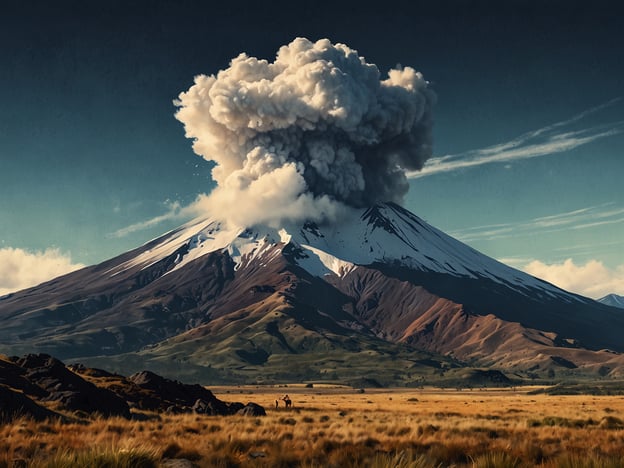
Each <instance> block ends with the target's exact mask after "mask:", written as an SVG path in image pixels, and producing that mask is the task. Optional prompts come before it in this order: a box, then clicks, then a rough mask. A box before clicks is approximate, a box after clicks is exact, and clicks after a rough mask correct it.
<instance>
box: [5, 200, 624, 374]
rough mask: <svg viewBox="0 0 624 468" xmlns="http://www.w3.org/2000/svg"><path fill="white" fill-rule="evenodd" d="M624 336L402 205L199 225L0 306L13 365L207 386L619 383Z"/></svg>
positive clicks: (609, 316)
mask: <svg viewBox="0 0 624 468" xmlns="http://www.w3.org/2000/svg"><path fill="white" fill-rule="evenodd" d="M622 336H624V314H622V313H621V311H620V310H618V309H616V308H614V307H611V306H609V305H605V304H601V303H599V302H596V301H593V300H591V299H588V298H585V297H582V296H579V295H576V294H572V293H569V292H566V291H564V290H562V289H559V288H557V287H555V286H553V285H552V284H549V283H547V282H545V281H542V280H540V279H537V278H534V277H532V276H530V275H527V274H525V273H523V272H520V271H518V270H515V269H513V268H511V267H508V266H506V265H504V264H502V263H499V262H497V261H496V260H493V259H492V258H489V257H487V256H485V255H483V254H481V253H479V252H477V251H476V250H474V249H472V248H470V247H468V246H466V245H465V244H462V243H461V242H459V241H457V240H455V239H453V238H451V237H450V236H448V235H446V234H444V233H443V232H441V231H439V230H437V229H435V228H434V227H432V226H430V225H428V224H427V223H425V222H424V221H422V220H421V219H420V218H418V217H417V216H415V215H414V214H412V213H410V212H409V211H407V210H405V209H403V208H401V207H399V206H398V205H395V204H392V203H387V204H378V205H376V206H374V207H371V208H369V209H366V210H360V211H358V212H357V213H355V212H354V214H353V215H352V217H346V218H345V219H343V220H342V221H341V222H339V223H335V224H332V225H316V224H314V223H304V224H302V225H295V224H285V225H283V226H281V227H279V228H275V227H269V226H250V227H246V228H237V227H232V226H228V225H226V224H225V223H223V222H220V221H219V220H214V219H205V220H200V221H195V222H192V223H189V224H187V225H185V226H183V227H181V228H179V229H177V230H174V231H172V232H169V233H167V234H165V235H163V236H162V237H160V238H158V239H155V240H153V241H151V242H149V243H147V244H145V245H144V246H142V247H139V248H138V249H135V250H133V251H130V252H127V253H125V254H123V255H120V256H118V257H116V258H113V259H111V260H108V261H106V262H103V263H101V264H99V265H95V266H90V267H87V268H84V269H82V270H79V271H76V272H73V273H70V274H68V275H65V276H62V277H59V278H56V279H54V280H52V281H50V282H47V283H44V284H42V285H40V286H37V287H35V288H30V289H27V290H24V291H21V292H18V293H15V294H11V295H8V296H5V297H4V298H2V299H0V352H3V353H6V354H25V353H29V352H37V353H41V352H44V353H48V354H51V355H54V356H57V357H59V358H61V359H63V360H65V361H73V360H78V361H81V362H84V363H86V364H89V365H94V366H100V367H106V368H109V369H112V370H115V371H118V372H123V373H132V372H136V371H139V370H142V369H146V368H147V369H150V370H154V371H157V372H160V373H162V374H164V375H167V376H173V377H176V378H177V377H180V376H183V377H188V376H193V377H194V378H195V379H202V380H203V381H205V382H207V383H208V382H210V383H217V382H223V383H227V382H229V383H234V382H258V383H262V382H291V381H306V382H312V381H341V382H348V383H353V384H362V385H363V384H365V383H369V384H373V383H375V384H376V383H380V384H384V385H415V384H419V383H422V382H426V381H431V380H434V379H436V380H441V379H442V380H443V379H453V378H454V376H456V375H463V374H462V372H463V373H465V368H466V367H472V368H488V369H497V370H502V371H504V372H506V373H507V374H515V375H516V376H518V377H521V378H535V377H549V378H552V377H553V376H555V377H557V376H558V377H566V376H572V377H583V376H612V377H618V376H621V375H622V374H624V356H623V355H622V354H620V353H622V352H624V341H623V340H622Z"/></svg>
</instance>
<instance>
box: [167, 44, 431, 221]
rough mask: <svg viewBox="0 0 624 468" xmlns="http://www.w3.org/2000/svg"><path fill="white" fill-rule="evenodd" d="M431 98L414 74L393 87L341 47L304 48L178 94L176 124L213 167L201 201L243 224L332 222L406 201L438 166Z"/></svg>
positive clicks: (204, 79)
mask: <svg viewBox="0 0 624 468" xmlns="http://www.w3.org/2000/svg"><path fill="white" fill-rule="evenodd" d="M434 101H435V95H434V93H433V92H432V91H431V90H430V89H428V87H427V82H426V81H425V80H424V79H423V77H422V75H421V74H420V73H418V72H416V71H415V70H414V69H413V68H410V67H405V68H398V69H392V70H390V71H389V72H388V78H387V79H386V80H383V81H382V80H380V72H379V70H378V68H377V67H376V66H375V65H374V64H370V63H367V62H366V61H365V60H364V58H363V57H360V56H359V55H358V54H357V52H356V51H355V50H353V49H350V48H349V47H347V46H346V45H344V44H332V43H331V42H330V41H329V40H327V39H322V40H319V41H317V42H314V43H313V42H311V41H309V40H308V39H304V38H297V39H295V40H294V41H293V42H291V43H290V44H288V45H286V46H282V47H281V48H280V49H279V51H278V53H277V57H276V59H275V61H274V62H269V61H267V60H260V59H257V58H255V57H249V56H247V55H246V54H244V53H243V54H240V55H239V56H238V57H236V58H235V59H233V60H232V61H231V63H230V67H229V68H227V69H226V70H221V71H219V72H218V73H217V75H216V76H214V75H211V76H206V75H199V76H197V77H196V78H195V83H194V85H193V86H191V88H190V89H189V90H188V91H186V92H183V93H181V94H180V96H179V99H178V100H176V101H175V105H176V106H178V108H179V109H178V111H177V113H176V118H177V119H178V120H179V121H180V122H182V123H183V124H184V127H185V130H186V136H187V137H189V138H192V139H193V141H194V143H193V149H194V151H195V152H196V153H197V154H199V155H200V156H202V157H203V158H205V159H207V160H210V161H214V162H215V163H216V166H215V167H214V169H213V171H212V177H213V179H214V180H215V181H216V182H217V187H216V188H215V189H214V190H213V191H212V192H211V194H210V195H208V196H207V198H205V199H204V200H203V204H205V205H207V208H208V210H209V211H210V212H211V214H213V215H215V216H221V217H223V218H226V219H229V220H231V221H234V222H236V223H238V224H244V225H249V224H254V223H258V222H272V221H274V222H275V221H281V220H284V219H289V220H303V219H312V220H316V221H323V220H328V219H332V218H334V217H336V216H338V214H339V213H340V212H341V211H342V210H344V209H345V208H346V207H364V206H369V205H371V204H374V203H376V202H380V201H382V202H383V201H395V202H401V201H402V198H403V196H404V195H405V193H406V192H407V190H408V181H407V178H406V176H405V171H413V170H419V169H421V168H422V166H423V164H424V162H425V161H426V160H427V159H428V158H429V157H430V156H431V125H432V121H431V108H432V106H433V104H434Z"/></svg>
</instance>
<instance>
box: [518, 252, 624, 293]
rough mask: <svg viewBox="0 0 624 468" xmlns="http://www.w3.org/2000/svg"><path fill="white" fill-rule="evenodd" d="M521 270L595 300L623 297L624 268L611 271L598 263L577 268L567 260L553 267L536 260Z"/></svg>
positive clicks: (593, 261) (569, 259)
mask: <svg viewBox="0 0 624 468" xmlns="http://www.w3.org/2000/svg"><path fill="white" fill-rule="evenodd" d="M522 269H523V270H524V271H526V272H527V273H529V274H530V275H533V276H537V277H538V278H541V279H543V280H546V281H548V282H549V283H552V284H554V285H555V286H559V287H560V288H562V289H565V290H567V291H570V292H574V293H577V294H581V295H583V296H587V297H591V298H594V299H599V298H601V297H603V296H606V295H607V294H611V293H615V294H620V295H622V294H624V265H620V266H618V267H616V268H608V267H606V266H605V265H604V264H603V263H602V262H600V261H597V260H590V261H588V262H587V263H585V264H584V265H582V264H579V265H577V264H575V263H574V261H573V260H572V259H571V258H568V259H567V260H565V261H564V262H563V263H552V264H546V263H543V262H541V261H539V260H533V261H532V262H530V263H528V264H526V265H525V266H524V267H523V268H522Z"/></svg>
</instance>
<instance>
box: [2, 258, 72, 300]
mask: <svg viewBox="0 0 624 468" xmlns="http://www.w3.org/2000/svg"><path fill="white" fill-rule="evenodd" d="M82 267H84V265H81V264H79V263H73V262H72V260H71V258H70V256H69V255H66V254H64V253H62V252H61V251H60V250H58V249H46V250H44V251H38V252H28V251H26V250H22V249H14V248H10V247H8V248H3V249H0V296H2V295H5V294H8V293H11V292H15V291H19V290H21V289H25V288H28V287H31V286H36V285H38V284H40V283H43V282H45V281H48V280H50V279H52V278H55V277H57V276H60V275H64V274H65V273H69V272H71V271H74V270H77V269H79V268H82Z"/></svg>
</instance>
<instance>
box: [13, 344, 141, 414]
mask: <svg viewBox="0 0 624 468" xmlns="http://www.w3.org/2000/svg"><path fill="white" fill-rule="evenodd" d="M15 363H16V364H17V365H19V366H21V367H22V368H24V369H25V370H26V372H25V373H24V377H25V378H26V379H27V380H28V381H30V382H31V383H33V384H36V385H37V386H39V387H40V388H41V389H43V390H44V391H45V392H46V393H47V395H45V396H43V397H42V398H41V400H42V401H57V402H59V403H60V404H61V405H62V406H63V407H64V408H65V409H68V410H70V411H84V412H87V413H100V414H102V415H104V416H124V417H129V416H130V408H129V406H128V404H127V403H126V402H125V401H124V400H123V399H122V398H120V397H119V396H117V395H116V394H115V393H113V392H111V391H110V390H107V389H105V388H100V387H97V386H96V385H94V384H92V383H91V382H88V381H86V380H84V379H83V378H82V377H80V376H79V375H77V374H75V373H74V372H72V371H70V370H69V369H68V368H67V367H65V364H63V363H62V362H61V361H59V360H58V359H56V358H53V357H52V356H49V355H47V354H28V355H26V356H24V357H23V358H19V359H17V360H16V361H15Z"/></svg>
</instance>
